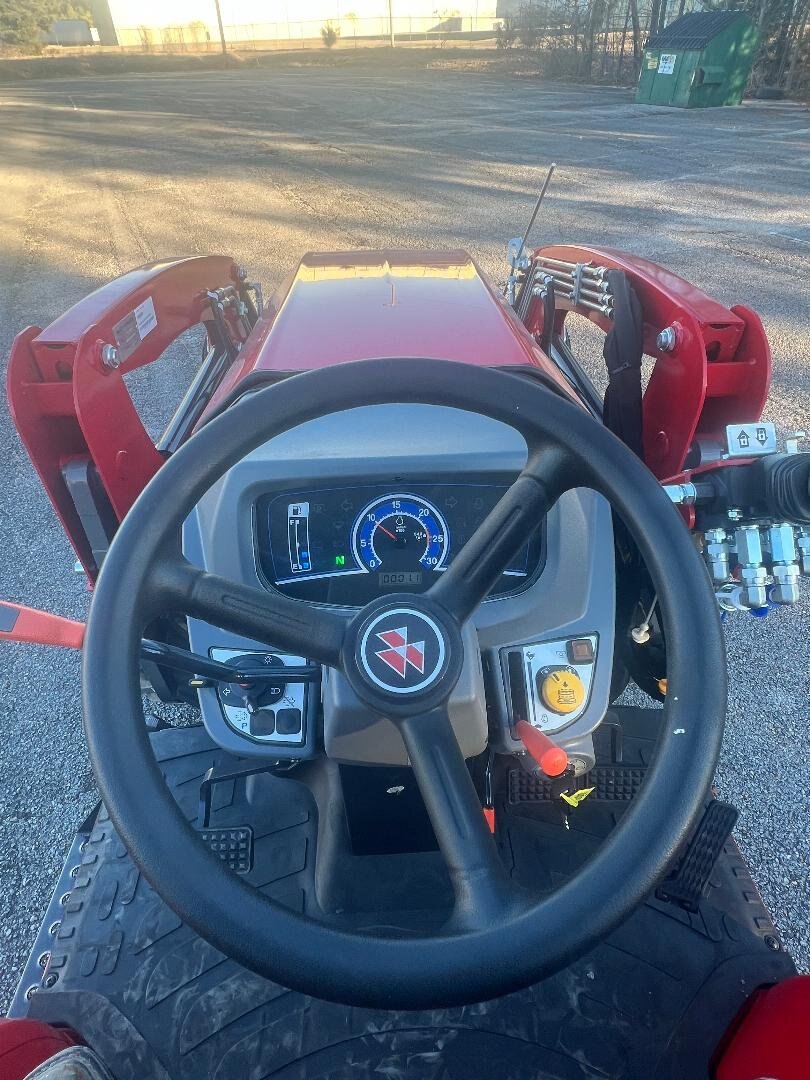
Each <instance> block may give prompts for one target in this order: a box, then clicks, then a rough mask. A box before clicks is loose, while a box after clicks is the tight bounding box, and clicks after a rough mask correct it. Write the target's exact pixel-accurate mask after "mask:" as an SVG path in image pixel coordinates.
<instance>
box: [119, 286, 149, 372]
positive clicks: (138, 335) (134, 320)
mask: <svg viewBox="0 0 810 1080" xmlns="http://www.w3.org/2000/svg"><path fill="white" fill-rule="evenodd" d="M156 327H157V315H156V313H155V305H154V302H153V300H152V297H151V296H147V298H146V299H145V300H144V301H143V303H142V304H138V306H137V307H136V308H135V310H134V311H130V313H129V315H125V316H124V318H123V319H121V320H120V322H117V323H116V324H115V326H114V327H113V335H114V336H115V343H116V345H117V346H118V358H119V361H120V362H121V363H123V362H124V361H125V360H126V359H128V357H130V356H132V354H133V353H134V352H135V350H136V349H137V348H138V346H139V345H140V343H141V342H142V341H143V339H144V338H145V337H146V335H147V334H151V333H152V331H153V330H154V329H156Z"/></svg>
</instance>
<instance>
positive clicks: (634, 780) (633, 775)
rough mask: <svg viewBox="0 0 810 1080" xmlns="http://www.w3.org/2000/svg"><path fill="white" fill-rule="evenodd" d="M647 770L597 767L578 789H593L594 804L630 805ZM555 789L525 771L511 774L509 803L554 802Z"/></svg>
mask: <svg viewBox="0 0 810 1080" xmlns="http://www.w3.org/2000/svg"><path fill="white" fill-rule="evenodd" d="M645 773H646V769H644V768H643V767H639V768H634V767H633V766H630V765H597V766H595V767H594V768H593V769H591V771H590V772H587V773H585V775H584V776H578V777H577V779H576V789H575V790H577V791H578V790H579V789H580V788H590V787H592V788H593V789H594V791H593V793H592V794H591V796H590V797H589V799H588V802H589V803H594V802H630V801H631V800H632V799H634V798H635V796H636V795H637V794H638V791H639V789H640V788H641V784H642V781H643V780H644V776H645ZM555 801H556V796H555V794H554V792H553V791H552V785H551V784H549V783H548V782H547V781H545V780H543V779H542V778H541V777H538V776H534V775H531V774H530V773H527V772H526V770H525V769H511V770H510V772H509V802H510V803H512V804H513V805H515V804H516V803H526V802H555Z"/></svg>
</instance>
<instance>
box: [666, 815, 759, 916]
mask: <svg viewBox="0 0 810 1080" xmlns="http://www.w3.org/2000/svg"><path fill="white" fill-rule="evenodd" d="M739 816H740V815H739V814H738V812H737V809H736V807H734V806H732V805H731V803H727V802H721V801H720V799H712V801H711V802H710V803H709V805H708V806H707V807H706V811H705V813H704V814H703V817H702V818H701V821H700V824H699V825H698V827H697V829H696V830H695V833H694V835H693V836H692V839H691V840H690V841H689V844H688V846H687V848H686V851H685V852H684V855H683V858H682V859H681V861H680V865H679V866H678V869H677V870H676V872H675V873H674V874H673V875H672V877H671V878H667V880H666V881H664V882H663V883H662V884H661V885H659V886H658V888H657V889H656V892H655V895H656V896H657V897H658V899H659V900H669V901H670V902H671V903H673V904H679V905H680V906H681V907H682V908H685V909H686V911H691V912H695V911H697V909H698V905H699V904H700V898H701V896H702V895H703V890H704V889H705V888H706V884H707V882H708V880H709V876H710V875H711V872H712V869H713V868H714V864H715V863H716V862H717V859H718V856H719V855H720V852H721V851H722V850H723V845H724V844H725V842H726V841H727V840H728V838H729V836H730V835H731V830H732V829H733V828H734V826H735V824H736V822H737V818H738V817H739Z"/></svg>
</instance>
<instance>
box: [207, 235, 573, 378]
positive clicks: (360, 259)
mask: <svg viewBox="0 0 810 1080" xmlns="http://www.w3.org/2000/svg"><path fill="white" fill-rule="evenodd" d="M384 356H385V357H392V356H394V357H396V356H400V357H431V358H435V359H442V360H456V361H459V362H461V363H465V364H484V365H487V366H519V365H523V366H525V365H531V366H535V367H541V368H543V370H544V371H546V372H548V374H549V375H551V377H552V378H554V379H555V380H557V381H558V382H559V383H560V385H561V386H562V387H564V388H565V389H566V390H568V387H567V385H566V384H565V382H564V380H563V379H562V378H561V376H560V375H559V373H558V371H557V369H556V367H555V366H554V365H553V364H551V363H550V361H549V360H548V359H547V357H546V356H545V355H544V354H543V353H542V352H541V350H540V349H539V348H538V346H537V345H536V343H535V341H534V338H533V337H532V336H531V334H529V333H528V331H527V330H526V328H525V327H524V326H523V324H522V323H521V322H519V320H518V319H517V318H515V316H514V315H513V313H512V311H511V310H510V309H509V308H508V307H507V305H506V304H505V303H504V302H503V301H502V300H501V298H500V297H499V296H498V295H497V293H496V292H495V291H494V289H493V288H492V287H491V285H490V284H489V283H488V282H487V281H486V279H485V278H484V276H483V275H482V273H481V272H480V270H479V269H478V267H477V266H476V264H475V262H474V261H473V259H472V258H471V257H470V256H469V255H468V254H467V253H466V252H464V251H444V252H428V251H373V252H348V253H345V252H344V253H341V252H338V253H325V254H312V253H310V254H308V255H305V256H304V258H303V259H302V260H301V263H300V264H299V266H298V269H297V271H296V273H295V274H294V276H293V277H292V279H291V281H290V282H289V283H288V284H287V286H286V287H285V288H284V289H283V290H282V291H281V293H280V294H279V295H278V296H277V297H276V298H275V303H274V304H273V305H271V306H270V307H269V308H268V311H267V313H266V314H265V316H264V317H263V318H262V319H261V320H260V321H259V323H258V324H257V325H256V327H255V328H254V330H253V333H252V334H251V336H250V338H249V339H248V340H247V341H246V342H245V345H244V347H243V349H242V352H241V355H240V359H241V365H240V367H239V369H238V372H235V373H234V375H233V376H231V377H230V378H229V379H227V380H226V383H225V384H224V385H223V386H222V388H221V390H220V394H219V395H218V397H220V396H223V395H224V394H225V393H227V391H228V390H229V389H230V388H231V387H232V386H233V384H234V383H235V382H236V381H237V380H238V379H239V378H242V377H244V376H245V375H246V374H248V372H251V371H305V370H309V369H311V368H321V367H327V366H329V365H331V364H340V363H344V362H346V361H351V360H367V359H371V358H376V357H384Z"/></svg>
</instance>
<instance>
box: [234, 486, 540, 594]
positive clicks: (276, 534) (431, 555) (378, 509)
mask: <svg viewBox="0 0 810 1080" xmlns="http://www.w3.org/2000/svg"><path fill="white" fill-rule="evenodd" d="M508 487H509V484H508V482H506V481H504V482H503V483H493V482H486V483H464V484H459V483H427V484H426V483H403V482H402V481H399V482H398V483H396V484H392V485H391V486H389V487H383V486H380V485H376V484H374V485H372V484H358V485H353V486H348V487H347V486H343V487H324V488H321V489H318V490H307V491H287V492H283V493H273V494H267V495H263V496H261V497H260V498H259V499H258V500H257V503H256V513H255V523H256V550H257V561H258V566H259V569H260V571H261V574H262V576H263V577H264V579H265V581H266V583H267V584H270V585H272V586H273V587H275V588H276V589H278V590H279V591H280V592H282V593H285V594H286V595H288V596H291V597H294V598H296V599H301V600H311V601H314V602H318V603H328V604H340V605H347V606H361V605H363V604H366V603H368V602H369V601H370V600H372V599H374V598H375V597H377V596H382V595H384V594H386V593H392V592H424V591H426V590H427V589H428V588H429V587H430V585H431V583H432V582H433V581H435V580H436V576H437V575H438V574H441V573H442V572H443V571H444V570H446V569H447V567H448V566H449V565H450V563H451V562H452V560H453V557H454V556H455V555H456V553H457V552H458V551H460V550H461V548H462V547H463V546H464V544H465V543H466V542H467V540H468V539H469V538H470V537H471V536H472V534H473V533H474V532H475V530H476V529H477V528H478V526H479V525H480V524H481V523H482V522H483V520H484V519H485V517H486V516H487V514H488V513H489V512H490V510H492V508H493V507H494V506H495V504H496V503H497V502H498V500H499V499H500V498H501V496H502V495H503V494H504V492H505V491H506V490H507V488H508ZM543 536H544V529H543V522H538V528H537V531H536V532H535V533H534V535H533V536H532V537H531V539H530V540H529V542H528V543H527V544H525V545H524V547H523V548H522V549H521V551H520V552H519V553H518V555H517V556H516V557H515V559H514V560H513V561H512V563H510V565H509V566H508V567H507V569H506V571H505V572H504V574H503V576H502V578H501V581H500V582H499V583H498V584H497V585H496V586H495V588H494V589H493V590H492V593H491V594H490V595H491V596H493V597H495V596H505V595H509V594H512V593H515V592H519V591H521V590H522V589H524V588H526V586H527V585H528V584H530V583H531V581H533V580H534V578H535V577H536V576H537V574H538V573H539V572H540V570H541V568H542V562H543V557H544V543H543Z"/></svg>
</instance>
